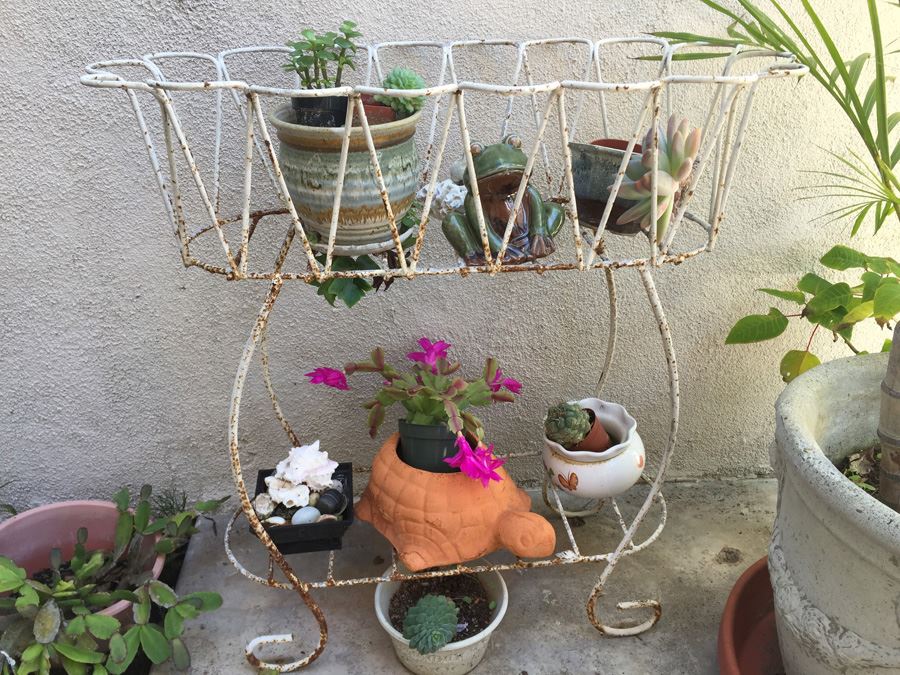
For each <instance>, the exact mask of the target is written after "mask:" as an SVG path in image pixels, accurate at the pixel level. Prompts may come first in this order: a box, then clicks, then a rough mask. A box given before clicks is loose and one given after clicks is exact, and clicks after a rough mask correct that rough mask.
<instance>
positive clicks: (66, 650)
mask: <svg viewBox="0 0 900 675" xmlns="http://www.w3.org/2000/svg"><path fill="white" fill-rule="evenodd" d="M53 646H54V647H55V648H56V651H58V652H59V653H60V654H62V655H63V656H65V657H66V658H67V659H71V660H72V661H75V662H76V663H103V659H104V658H105V657H104V656H103V654H101V653H100V652H95V651H92V650H89V649H83V648H82V647H76V646H75V645H69V644H66V643H65V642H57V643H55V644H54V645H53Z"/></svg>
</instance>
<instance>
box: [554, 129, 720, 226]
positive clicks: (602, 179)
mask: <svg viewBox="0 0 900 675" xmlns="http://www.w3.org/2000/svg"><path fill="white" fill-rule="evenodd" d="M658 138H659V152H658V157H657V166H658V171H657V212H656V213H657V220H656V222H657V229H656V239H657V241H662V238H663V236H664V235H665V232H666V229H667V227H668V225H669V220H670V219H671V217H672V214H673V213H674V212H675V209H676V208H677V207H678V205H679V203H680V201H681V197H682V188H683V187H684V186H685V185H686V184H687V182H688V180H689V178H690V175H691V172H692V171H693V168H694V161H695V160H696V158H697V154H698V152H699V151H700V143H701V140H702V138H703V132H702V130H701V129H691V128H690V123H689V122H688V120H687V119H685V118H683V117H678V116H676V115H672V116H671V117H670V118H669V122H668V124H667V126H666V128H665V129H663V128H662V127H660V128H659V130H658ZM652 141H653V129H652V128H651V129H649V130H648V131H647V134H646V135H645V137H644V143H643V146H642V145H641V144H636V145H635V146H634V152H633V153H632V156H631V158H630V160H629V162H628V164H627V166H626V168H625V176H624V178H623V180H622V184H621V186H620V188H619V192H618V195H617V196H616V202H615V204H614V205H613V209H612V212H611V214H610V219H609V221H608V223H607V227H606V229H607V230H608V231H610V232H615V233H617V234H627V235H634V234H637V233H638V232H641V231H643V232H645V233H647V234H649V233H650V207H651V194H652V193H651V189H652V185H651V181H652V173H653V169H652V167H653V157H652V151H651V150H650V148H651V147H652ZM571 147H572V151H573V154H572V171H573V177H574V181H575V197H576V200H577V204H578V208H579V215H581V213H582V208H584V212H585V222H586V224H588V225H590V224H593V225H595V226H596V225H598V224H599V222H600V219H601V217H602V215H603V210H604V209H605V208H606V202H607V201H608V194H609V190H611V189H612V186H613V185H614V183H615V180H616V176H617V175H618V172H619V165H620V164H621V161H622V157H623V155H624V153H625V150H626V149H627V147H628V142H627V141H625V140H621V139H600V140H597V141H593V142H592V143H591V144H590V145H585V144H580V143H573V144H571Z"/></svg>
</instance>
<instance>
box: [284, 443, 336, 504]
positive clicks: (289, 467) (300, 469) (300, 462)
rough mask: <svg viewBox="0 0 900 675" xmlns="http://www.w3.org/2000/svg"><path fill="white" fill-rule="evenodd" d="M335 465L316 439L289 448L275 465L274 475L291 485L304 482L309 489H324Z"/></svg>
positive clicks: (328, 485) (328, 483) (329, 481)
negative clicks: (313, 441) (321, 449)
mask: <svg viewBox="0 0 900 675" xmlns="http://www.w3.org/2000/svg"><path fill="white" fill-rule="evenodd" d="M337 467H338V463H337V462H335V461H334V460H331V459H328V453H327V452H321V451H320V450H319V441H316V442H315V443H312V444H310V445H301V446H300V447H297V448H291V451H290V453H289V454H288V456H287V457H286V458H285V459H283V460H281V461H280V462H278V465H277V466H276V467H275V476H276V477H277V478H280V479H282V480H284V481H287V482H288V483H291V484H293V485H300V484H301V483H304V484H306V485H307V486H308V487H309V489H311V490H324V489H325V488H328V487H330V486H331V477H332V475H333V474H334V470H335V469H337ZM307 501H308V495H307Z"/></svg>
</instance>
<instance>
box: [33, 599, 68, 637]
mask: <svg viewBox="0 0 900 675" xmlns="http://www.w3.org/2000/svg"><path fill="white" fill-rule="evenodd" d="M60 625H62V612H60V611H59V605H57V604H56V601H55V600H53V599H50V600H48V601H47V602H45V603H44V604H43V605H42V606H41V608H40V609H39V610H38V611H37V614H35V616H34V629H33V630H34V639H35V640H37V641H38V642H40V643H41V644H42V645H46V644H50V643H51V642H53V641H54V640H55V639H56V636H57V634H58V633H59V627H60Z"/></svg>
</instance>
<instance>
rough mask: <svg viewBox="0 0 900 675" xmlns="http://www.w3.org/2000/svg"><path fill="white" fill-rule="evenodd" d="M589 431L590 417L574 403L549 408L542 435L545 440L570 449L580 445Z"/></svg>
mask: <svg viewBox="0 0 900 675" xmlns="http://www.w3.org/2000/svg"><path fill="white" fill-rule="evenodd" d="M590 430H591V417H590V415H588V414H587V411H586V410H584V409H583V408H582V407H581V406H580V405H577V404H575V403H559V404H557V405H555V406H553V407H552V408H550V410H548V411H547V417H546V418H544V433H545V434H546V435H547V438H549V439H550V440H551V441H553V442H554V443H559V444H560V445H561V446H563V447H564V448H572V447H574V446H576V445H578V444H579V443H581V441H583V440H584V437H585V436H587V435H588V433H589V432H590Z"/></svg>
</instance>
